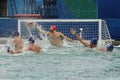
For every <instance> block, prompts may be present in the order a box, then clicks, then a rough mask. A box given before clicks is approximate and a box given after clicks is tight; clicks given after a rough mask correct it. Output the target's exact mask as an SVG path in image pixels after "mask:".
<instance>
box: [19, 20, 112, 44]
mask: <svg viewBox="0 0 120 80" xmlns="http://www.w3.org/2000/svg"><path fill="white" fill-rule="evenodd" d="M28 22H34V23H36V24H37V25H40V26H41V27H42V29H44V30H46V31H49V28H50V25H56V27H57V31H60V32H62V33H64V34H65V35H66V36H68V37H70V38H72V39H76V37H75V36H73V35H72V34H71V33H70V28H74V29H76V30H77V32H78V34H80V29H82V33H81V36H82V37H83V38H84V39H85V40H91V39H92V38H97V39H98V46H102V45H105V44H106V42H107V41H110V42H111V36H110V33H109V30H108V27H107V25H106V22H105V21H104V20H102V19H18V31H19V32H20V34H21V37H22V38H28V37H29V36H30V35H31V34H29V30H28V28H27V26H28ZM31 32H32V35H34V36H38V33H39V32H38V31H37V30H36V29H35V28H32V29H31Z"/></svg>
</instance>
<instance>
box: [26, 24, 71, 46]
mask: <svg viewBox="0 0 120 80" xmlns="http://www.w3.org/2000/svg"><path fill="white" fill-rule="evenodd" d="M30 24H31V25H32V24H34V23H29V24H28V25H30ZM28 27H29V28H31V27H33V26H28ZM34 27H35V28H36V29H37V30H38V31H39V32H41V33H43V34H47V35H48V37H49V39H50V43H51V44H52V45H53V46H62V40H63V39H66V40H67V41H70V42H72V41H73V40H72V39H70V38H68V37H66V36H65V35H64V34H63V33H61V32H58V31H57V29H56V26H55V25H51V26H50V31H44V30H43V29H41V28H40V27H39V26H38V25H37V24H35V25H34Z"/></svg>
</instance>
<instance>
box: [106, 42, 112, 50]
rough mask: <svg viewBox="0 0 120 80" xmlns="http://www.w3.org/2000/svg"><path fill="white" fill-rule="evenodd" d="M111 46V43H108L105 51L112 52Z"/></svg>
mask: <svg viewBox="0 0 120 80" xmlns="http://www.w3.org/2000/svg"><path fill="white" fill-rule="evenodd" d="M113 48H114V47H113V45H112V44H111V43H108V44H107V45H106V49H107V51H113Z"/></svg>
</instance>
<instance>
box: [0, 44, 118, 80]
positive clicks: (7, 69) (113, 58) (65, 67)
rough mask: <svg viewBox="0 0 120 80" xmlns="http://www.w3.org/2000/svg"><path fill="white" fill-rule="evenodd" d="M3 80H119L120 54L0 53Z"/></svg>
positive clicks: (79, 50) (63, 50) (64, 50)
mask: <svg viewBox="0 0 120 80" xmlns="http://www.w3.org/2000/svg"><path fill="white" fill-rule="evenodd" d="M0 80H120V53H119V49H115V50H114V52H113V53H102V52H98V51H92V50H89V49H87V48H85V47H81V46H80V45H72V46H70V47H54V46H52V47H50V48H49V49H48V50H46V51H43V52H41V53H40V54H35V53H33V52H24V53H21V54H13V55H11V54H8V53H6V52H5V50H1V52H0Z"/></svg>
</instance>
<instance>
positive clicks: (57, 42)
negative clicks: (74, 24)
mask: <svg viewBox="0 0 120 80" xmlns="http://www.w3.org/2000/svg"><path fill="white" fill-rule="evenodd" d="M48 35H49V38H50V42H51V44H52V45H54V46H61V45H62V40H63V38H64V35H63V34H62V33H60V32H54V33H51V32H49V33H48Z"/></svg>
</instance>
